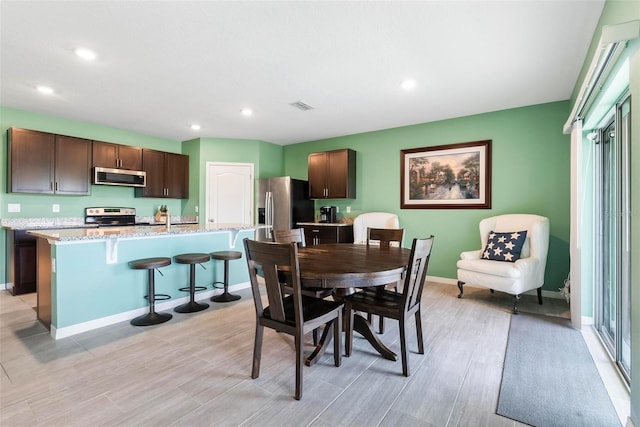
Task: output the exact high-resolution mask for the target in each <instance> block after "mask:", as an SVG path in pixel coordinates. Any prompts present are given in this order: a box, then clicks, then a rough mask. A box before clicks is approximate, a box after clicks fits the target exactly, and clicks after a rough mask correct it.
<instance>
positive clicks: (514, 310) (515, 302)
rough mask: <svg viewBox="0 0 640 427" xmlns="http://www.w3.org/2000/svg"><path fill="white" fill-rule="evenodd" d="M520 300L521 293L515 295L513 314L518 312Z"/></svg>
mask: <svg viewBox="0 0 640 427" xmlns="http://www.w3.org/2000/svg"><path fill="white" fill-rule="evenodd" d="M518 302H520V295H514V296H513V314H518Z"/></svg>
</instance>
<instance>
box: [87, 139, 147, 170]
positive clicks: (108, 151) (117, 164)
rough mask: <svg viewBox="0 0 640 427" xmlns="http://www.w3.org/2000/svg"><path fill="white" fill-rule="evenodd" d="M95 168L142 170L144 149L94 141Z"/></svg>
mask: <svg viewBox="0 0 640 427" xmlns="http://www.w3.org/2000/svg"><path fill="white" fill-rule="evenodd" d="M92 163H93V167H102V168H114V169H128V170H134V171H139V170H142V148H140V147H131V146H129V145H121V144H113V143H111V142H102V141H93V162H92Z"/></svg>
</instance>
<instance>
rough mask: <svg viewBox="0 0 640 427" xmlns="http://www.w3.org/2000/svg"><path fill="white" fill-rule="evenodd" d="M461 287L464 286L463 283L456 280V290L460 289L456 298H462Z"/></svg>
mask: <svg viewBox="0 0 640 427" xmlns="http://www.w3.org/2000/svg"><path fill="white" fill-rule="evenodd" d="M462 285H464V282H461V281H460V280H458V289H460V293H459V294H458V298H462V293H463V290H462Z"/></svg>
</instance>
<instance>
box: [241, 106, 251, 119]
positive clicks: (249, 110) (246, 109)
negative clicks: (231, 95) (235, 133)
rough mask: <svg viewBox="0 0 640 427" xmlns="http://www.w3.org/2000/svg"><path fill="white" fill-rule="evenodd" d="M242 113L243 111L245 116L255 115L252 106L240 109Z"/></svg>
mask: <svg viewBox="0 0 640 427" xmlns="http://www.w3.org/2000/svg"><path fill="white" fill-rule="evenodd" d="M240 113H242V115H243V116H247V117H249V116H252V115H253V110H252V109H251V108H243V109H242V110H240Z"/></svg>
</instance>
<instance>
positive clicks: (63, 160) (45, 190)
mask: <svg viewBox="0 0 640 427" xmlns="http://www.w3.org/2000/svg"><path fill="white" fill-rule="evenodd" d="M7 170H8V177H7V192H9V193H42V194H71V195H88V194H91V191H90V190H91V185H90V183H91V141H90V140H88V139H82V138H74V137H71V136H64V135H56V134H52V133H47V132H39V131H33V130H27V129H18V128H10V129H9V159H8V167H7Z"/></svg>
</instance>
